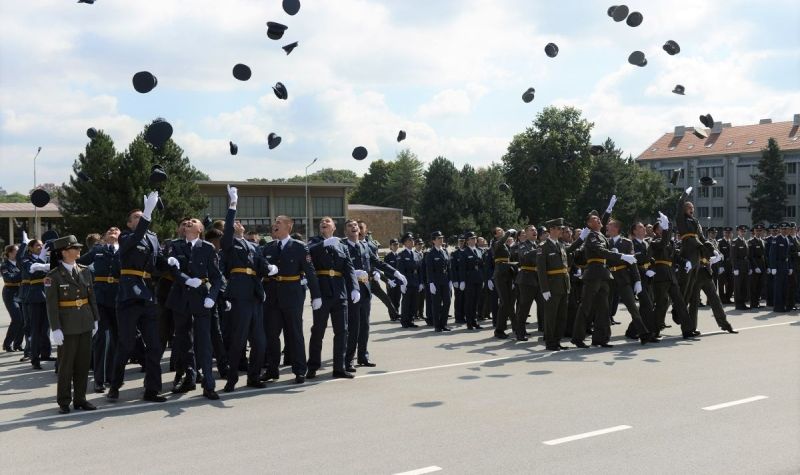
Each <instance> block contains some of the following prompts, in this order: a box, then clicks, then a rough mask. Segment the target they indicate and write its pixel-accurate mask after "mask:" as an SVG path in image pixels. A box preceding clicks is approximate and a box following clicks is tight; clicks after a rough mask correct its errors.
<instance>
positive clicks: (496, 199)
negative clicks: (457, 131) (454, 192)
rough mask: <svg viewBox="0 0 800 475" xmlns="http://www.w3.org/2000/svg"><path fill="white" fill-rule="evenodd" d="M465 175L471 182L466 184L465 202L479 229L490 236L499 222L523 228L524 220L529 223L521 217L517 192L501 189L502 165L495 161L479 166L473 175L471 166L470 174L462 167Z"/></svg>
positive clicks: (503, 225) (477, 230)
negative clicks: (482, 166) (514, 193)
mask: <svg viewBox="0 0 800 475" xmlns="http://www.w3.org/2000/svg"><path fill="white" fill-rule="evenodd" d="M465 168H466V167H465ZM462 176H463V177H464V181H465V182H466V183H470V182H471V183H470V184H468V185H466V186H465V195H466V196H465V202H466V205H467V207H468V208H469V213H470V214H469V215H470V220H471V221H472V222H474V231H475V232H476V233H478V234H479V235H482V236H485V237H490V236H491V232H492V230H493V229H494V228H495V227H496V226H500V227H503V228H507V227H514V228H516V229H519V227H520V225H521V224H525V223H524V222H523V220H522V219H521V218H520V210H519V208H517V206H516V204H515V202H514V195H513V193H510V192H507V191H502V190H501V189H500V185H501V184H502V183H503V182H504V180H505V178H504V175H503V166H502V165H500V164H495V163H493V164H491V165H490V166H488V167H486V168H479V169H478V170H477V171H476V172H475V175H474V177H471V176H470V173H469V171H468V170H467V173H466V174H465V173H464V170H462Z"/></svg>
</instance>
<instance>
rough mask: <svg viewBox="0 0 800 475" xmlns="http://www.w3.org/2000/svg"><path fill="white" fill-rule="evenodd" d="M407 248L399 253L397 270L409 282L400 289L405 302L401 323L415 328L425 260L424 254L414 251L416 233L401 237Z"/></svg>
mask: <svg viewBox="0 0 800 475" xmlns="http://www.w3.org/2000/svg"><path fill="white" fill-rule="evenodd" d="M400 242H401V243H402V244H403V246H404V247H405V249H403V250H402V251H400V253H399V254H398V255H397V270H398V272H400V273H401V274H403V275H404V276H405V278H406V279H407V281H408V284H406V285H401V286H400V291H401V292H402V294H403V302H402V304H401V311H400V324H401V325H402V326H403V328H413V327H416V326H417V324H416V323H414V316H415V315H416V314H417V305H418V304H417V299H418V298H419V293H420V292H421V291H422V289H423V286H424V283H423V281H422V276H421V275H420V273H421V271H422V266H423V264H424V263H423V261H422V256H421V255H420V254H419V253H417V252H416V251H414V235H413V234H411V233H406V234H404V235H403V238H402V239H400Z"/></svg>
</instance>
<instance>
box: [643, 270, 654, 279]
mask: <svg viewBox="0 0 800 475" xmlns="http://www.w3.org/2000/svg"><path fill="white" fill-rule="evenodd" d="M644 275H646V276H647V277H650V278H652V277H653V276H654V275H656V273H655V271H652V270H650V269H647V271H646V272H645V273H644Z"/></svg>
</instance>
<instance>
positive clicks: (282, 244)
mask: <svg viewBox="0 0 800 475" xmlns="http://www.w3.org/2000/svg"><path fill="white" fill-rule="evenodd" d="M291 238H292V237H291V236H286V237H285V238H283V239H281V249H283V248H284V247H286V243H287V242H289V239H291Z"/></svg>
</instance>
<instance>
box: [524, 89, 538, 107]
mask: <svg viewBox="0 0 800 475" xmlns="http://www.w3.org/2000/svg"><path fill="white" fill-rule="evenodd" d="M535 94H536V89H534V88H532V87H529V88H528V90H527V91H525V92H523V93H522V102H524V103H526V104H527V103H529V102H531V101H532V100H533V96H534V95H535Z"/></svg>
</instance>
